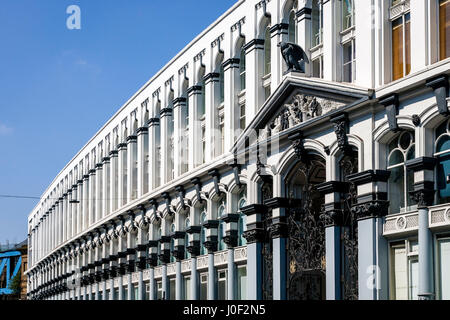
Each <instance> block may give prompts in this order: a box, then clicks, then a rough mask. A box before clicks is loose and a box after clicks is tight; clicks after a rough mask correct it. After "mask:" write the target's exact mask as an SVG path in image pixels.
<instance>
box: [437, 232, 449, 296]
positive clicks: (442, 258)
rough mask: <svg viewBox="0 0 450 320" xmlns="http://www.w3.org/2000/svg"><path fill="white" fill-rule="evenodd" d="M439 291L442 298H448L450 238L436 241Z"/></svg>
mask: <svg viewBox="0 0 450 320" xmlns="http://www.w3.org/2000/svg"><path fill="white" fill-rule="evenodd" d="M438 252H439V291H440V298H441V299H442V300H450V273H449V270H450V239H445V240H440V241H439V242H438Z"/></svg>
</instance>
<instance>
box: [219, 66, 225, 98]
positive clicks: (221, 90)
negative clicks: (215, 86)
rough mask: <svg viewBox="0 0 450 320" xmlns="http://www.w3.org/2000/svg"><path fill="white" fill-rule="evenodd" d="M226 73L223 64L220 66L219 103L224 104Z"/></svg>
mask: <svg viewBox="0 0 450 320" xmlns="http://www.w3.org/2000/svg"><path fill="white" fill-rule="evenodd" d="M224 73H225V71H224V70H223V66H222V64H221V65H220V68H219V105H220V104H222V103H223V102H224V100H225V79H224Z"/></svg>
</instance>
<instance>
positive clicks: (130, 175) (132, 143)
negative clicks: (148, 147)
mask: <svg viewBox="0 0 450 320" xmlns="http://www.w3.org/2000/svg"><path fill="white" fill-rule="evenodd" d="M136 148H137V136H133V135H131V136H128V137H127V150H128V151H127V156H128V160H127V168H128V169H127V203H128V202H130V201H132V200H134V199H136V196H137V194H133V193H134V191H135V190H134V187H135V186H134V183H133V182H134V180H135V179H134V178H135V177H134V171H133V166H134V163H133V162H134V155H135V154H136V151H137V150H136ZM136 178H137V177H136ZM136 191H137V190H136Z"/></svg>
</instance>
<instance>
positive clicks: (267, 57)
mask: <svg viewBox="0 0 450 320" xmlns="http://www.w3.org/2000/svg"><path fill="white" fill-rule="evenodd" d="M270 40H271V39H270V28H269V27H267V28H266V31H265V34H264V75H265V76H266V75H268V74H270V69H271V57H270V51H271V43H270Z"/></svg>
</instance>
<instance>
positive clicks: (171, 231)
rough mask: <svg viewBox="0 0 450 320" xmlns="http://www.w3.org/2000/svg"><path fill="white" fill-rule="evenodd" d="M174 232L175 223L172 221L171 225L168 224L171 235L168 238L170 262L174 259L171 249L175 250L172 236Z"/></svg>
mask: <svg viewBox="0 0 450 320" xmlns="http://www.w3.org/2000/svg"><path fill="white" fill-rule="evenodd" d="M174 233H175V224H174V223H172V225H171V226H170V234H171V235H172V237H171V238H170V252H171V253H172V254H171V255H170V262H175V261H176V259H175V257H174V255H173V251H174V250H175V238H174V237H173V234H174Z"/></svg>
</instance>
